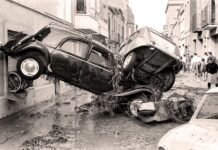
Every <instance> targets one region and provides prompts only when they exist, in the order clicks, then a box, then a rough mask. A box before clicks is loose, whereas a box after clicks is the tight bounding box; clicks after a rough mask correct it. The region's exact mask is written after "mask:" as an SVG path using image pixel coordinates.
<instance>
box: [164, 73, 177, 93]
mask: <svg viewBox="0 0 218 150" xmlns="http://www.w3.org/2000/svg"><path fill="white" fill-rule="evenodd" d="M162 75H163V80H164V83H163V86H162V87H161V89H162V90H163V91H164V92H167V91H169V90H170V89H171V88H172V87H173V85H174V83H175V80H176V76H175V73H174V71H173V70H167V71H164V72H163V73H162Z"/></svg>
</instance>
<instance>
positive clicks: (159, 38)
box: [149, 29, 176, 54]
mask: <svg viewBox="0 0 218 150" xmlns="http://www.w3.org/2000/svg"><path fill="white" fill-rule="evenodd" d="M149 34H150V40H151V42H152V43H153V45H156V46H157V47H160V48H161V49H164V50H166V52H168V53H171V54H173V53H175V49H176V45H175V44H174V43H172V42H170V41H169V40H167V39H166V38H165V37H163V35H161V34H159V33H157V32H155V31H153V30H151V29H150V30H149Z"/></svg>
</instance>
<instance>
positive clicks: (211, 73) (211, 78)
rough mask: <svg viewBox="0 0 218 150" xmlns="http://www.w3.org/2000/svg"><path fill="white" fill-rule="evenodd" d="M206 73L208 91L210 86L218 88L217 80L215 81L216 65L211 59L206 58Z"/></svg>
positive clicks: (217, 68)
mask: <svg viewBox="0 0 218 150" xmlns="http://www.w3.org/2000/svg"><path fill="white" fill-rule="evenodd" d="M206 71H207V72H208V89H210V88H211V84H215V86H216V87H218V80H217V77H218V76H217V71H218V65H217V64H216V62H215V61H214V60H213V58H212V57H211V58H208V64H207V65H206Z"/></svg>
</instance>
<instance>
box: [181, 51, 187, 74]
mask: <svg viewBox="0 0 218 150" xmlns="http://www.w3.org/2000/svg"><path fill="white" fill-rule="evenodd" d="M181 61H182V66H183V68H182V69H183V72H186V61H187V58H186V55H185V54H184V55H183V57H181Z"/></svg>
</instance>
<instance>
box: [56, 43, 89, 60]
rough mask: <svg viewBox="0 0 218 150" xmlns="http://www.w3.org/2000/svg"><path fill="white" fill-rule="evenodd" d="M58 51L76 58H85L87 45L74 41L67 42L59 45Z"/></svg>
mask: <svg viewBox="0 0 218 150" xmlns="http://www.w3.org/2000/svg"><path fill="white" fill-rule="evenodd" d="M60 49H61V50H64V51H66V52H68V53H71V54H73V55H76V56H78V57H82V58H85V57H86V54H87V51H88V44H86V43H84V42H81V41H76V40H67V41H66V42H65V43H63V44H62V45H61V47H60Z"/></svg>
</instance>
